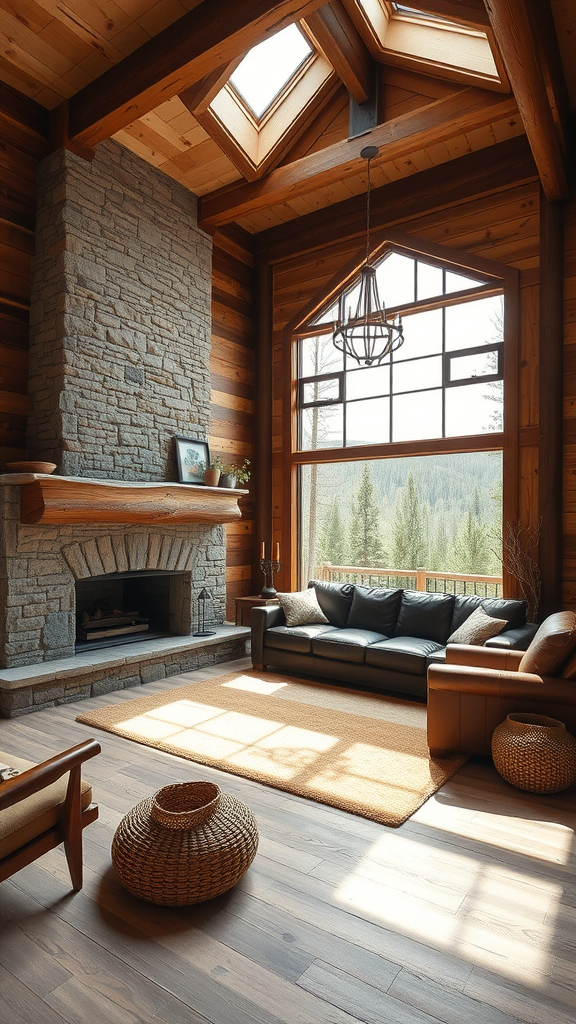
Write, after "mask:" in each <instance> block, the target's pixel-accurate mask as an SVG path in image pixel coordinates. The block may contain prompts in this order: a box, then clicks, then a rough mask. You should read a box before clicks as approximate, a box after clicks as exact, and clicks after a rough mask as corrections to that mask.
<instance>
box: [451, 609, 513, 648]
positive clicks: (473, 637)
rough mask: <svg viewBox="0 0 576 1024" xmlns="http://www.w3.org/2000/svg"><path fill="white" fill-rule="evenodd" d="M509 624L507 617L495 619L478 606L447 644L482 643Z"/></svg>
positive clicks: (479, 645) (477, 644) (478, 645)
mask: <svg viewBox="0 0 576 1024" xmlns="http://www.w3.org/2000/svg"><path fill="white" fill-rule="evenodd" d="M507 625H508V620H507V619H495V618H494V617H493V616H492V615H487V614H486V612H485V611H484V609H483V608H476V609H475V610H474V611H473V612H472V614H471V615H469V616H468V618H467V619H465V620H464V622H463V623H462V625H461V626H459V627H458V629H457V630H456V631H455V632H454V633H452V636H449V637H448V639H447V641H446V643H447V644H476V646H477V647H481V646H482V644H484V643H485V642H486V640H489V639H490V637H492V636H497V635H498V633H501V632H502V630H503V629H504V626H507Z"/></svg>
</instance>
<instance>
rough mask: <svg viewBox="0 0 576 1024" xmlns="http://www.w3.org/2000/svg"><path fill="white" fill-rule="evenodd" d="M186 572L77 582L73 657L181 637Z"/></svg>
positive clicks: (154, 572) (124, 574)
mask: <svg viewBox="0 0 576 1024" xmlns="http://www.w3.org/2000/svg"><path fill="white" fill-rule="evenodd" d="M186 585H187V586H188V589H189V587H190V573H187V572H178V571H174V572H163V571H158V570H140V571H134V572H117V573H110V574H108V575H106V576H91V577H89V578H88V579H80V580H77V581H76V652H77V653H80V652H83V651H87V650H95V649H99V648H103V647H113V646H115V645H117V644H126V643H130V642H136V641H142V640H147V639H149V640H153V639H157V638H158V637H163V636H171V635H186V634H187V633H188V632H189V629H190V626H189V623H185V622H183V621H182V619H181V614H180V608H181V605H182V602H181V600H180V597H181V593H182V587H183V586H186Z"/></svg>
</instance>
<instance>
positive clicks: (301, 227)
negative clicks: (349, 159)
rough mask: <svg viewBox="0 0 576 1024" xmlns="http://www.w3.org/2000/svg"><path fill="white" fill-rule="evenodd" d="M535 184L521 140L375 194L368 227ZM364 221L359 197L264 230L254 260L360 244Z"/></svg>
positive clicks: (403, 220)
mask: <svg viewBox="0 0 576 1024" xmlns="http://www.w3.org/2000/svg"><path fill="white" fill-rule="evenodd" d="M537 179H538V173H537V170H536V166H535V164H534V159H533V157H532V153H531V151H530V147H529V145H528V142H527V140H526V136H525V135H520V136H517V137H516V138H513V139H509V140H507V141H506V142H501V143H499V144H498V145H496V146H490V147H488V148H486V149H482V150H480V151H479V152H477V153H469V154H467V155H466V156H462V157H458V159H456V160H450V161H449V162H448V163H445V164H440V165H439V166H438V167H431V168H430V169H429V170H426V171H421V172H420V173H419V174H417V175H413V176H411V177H409V178H399V179H398V181H392V182H390V184H388V185H384V186H383V187H381V188H376V189H374V190H373V192H372V199H371V223H372V225H373V226H374V228H384V227H394V226H395V225H400V224H403V225H405V224H406V222H407V221H409V220H410V219H411V218H414V217H417V216H419V215H421V214H428V213H436V212H438V211H440V210H445V209H449V208H450V207H451V206H456V205H458V204H460V203H463V202H466V201H467V200H469V199H478V198H479V197H482V196H484V195H492V194H494V193H497V192H499V191H504V190H506V189H509V188H511V187H513V186H515V185H521V184H525V183H526V182H534V181H537ZM365 215H366V197H365V196H364V195H360V196H353V197H352V198H350V199H345V200H344V201H343V202H341V203H337V204H336V205H335V206H327V207H325V208H324V209H322V210H316V211H314V212H313V213H309V214H306V215H305V216H304V217H297V218H295V219H294V220H290V221H288V222H287V223H286V224H279V225H278V226H276V227H272V228H267V230H266V231H261V232H260V233H259V234H258V235H256V236H255V239H254V247H255V250H254V251H255V256H256V258H257V259H258V260H260V261H266V262H270V263H277V262H280V261H282V260H286V259H290V258H292V257H293V256H296V255H300V254H303V253H307V252H313V251H314V250H319V249H323V248H325V247H326V246H327V245H331V244H335V243H338V242H341V241H348V240H349V239H351V238H362V237H363V236H364V231H365ZM404 230H407V229H406V227H404Z"/></svg>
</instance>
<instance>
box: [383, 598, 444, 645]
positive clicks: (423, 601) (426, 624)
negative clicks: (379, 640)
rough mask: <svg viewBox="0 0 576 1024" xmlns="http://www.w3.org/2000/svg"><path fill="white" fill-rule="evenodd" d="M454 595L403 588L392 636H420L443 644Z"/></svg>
mask: <svg viewBox="0 0 576 1024" xmlns="http://www.w3.org/2000/svg"><path fill="white" fill-rule="evenodd" d="M453 610H454V596H453V595H452V594H428V593H426V592H425V591H420V590H405V591H404V593H403V594H402V602H401V604H400V614H399V615H398V622H397V624H396V629H395V630H394V636H413V637H421V638H422V639H423V640H433V641H434V643H436V644H440V645H442V646H443V645H444V644H445V643H446V638H447V636H448V634H449V632H450V624H451V622H452V612H453Z"/></svg>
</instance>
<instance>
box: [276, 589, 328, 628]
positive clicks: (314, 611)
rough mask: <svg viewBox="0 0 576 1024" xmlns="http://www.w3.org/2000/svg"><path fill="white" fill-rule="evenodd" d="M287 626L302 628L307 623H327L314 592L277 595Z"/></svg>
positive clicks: (299, 591)
mask: <svg viewBox="0 0 576 1024" xmlns="http://www.w3.org/2000/svg"><path fill="white" fill-rule="evenodd" d="M278 601H279V603H280V606H281V607H282V609H283V610H284V616H285V618H286V625H287V626H304V625H306V624H307V623H309V622H326V623H327V622H328V619H327V618H326V616H325V615H324V612H323V611H322V609H321V607H320V605H319V604H318V599H317V597H316V592H315V591H314V590H298V591H296V593H294V594H278Z"/></svg>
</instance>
